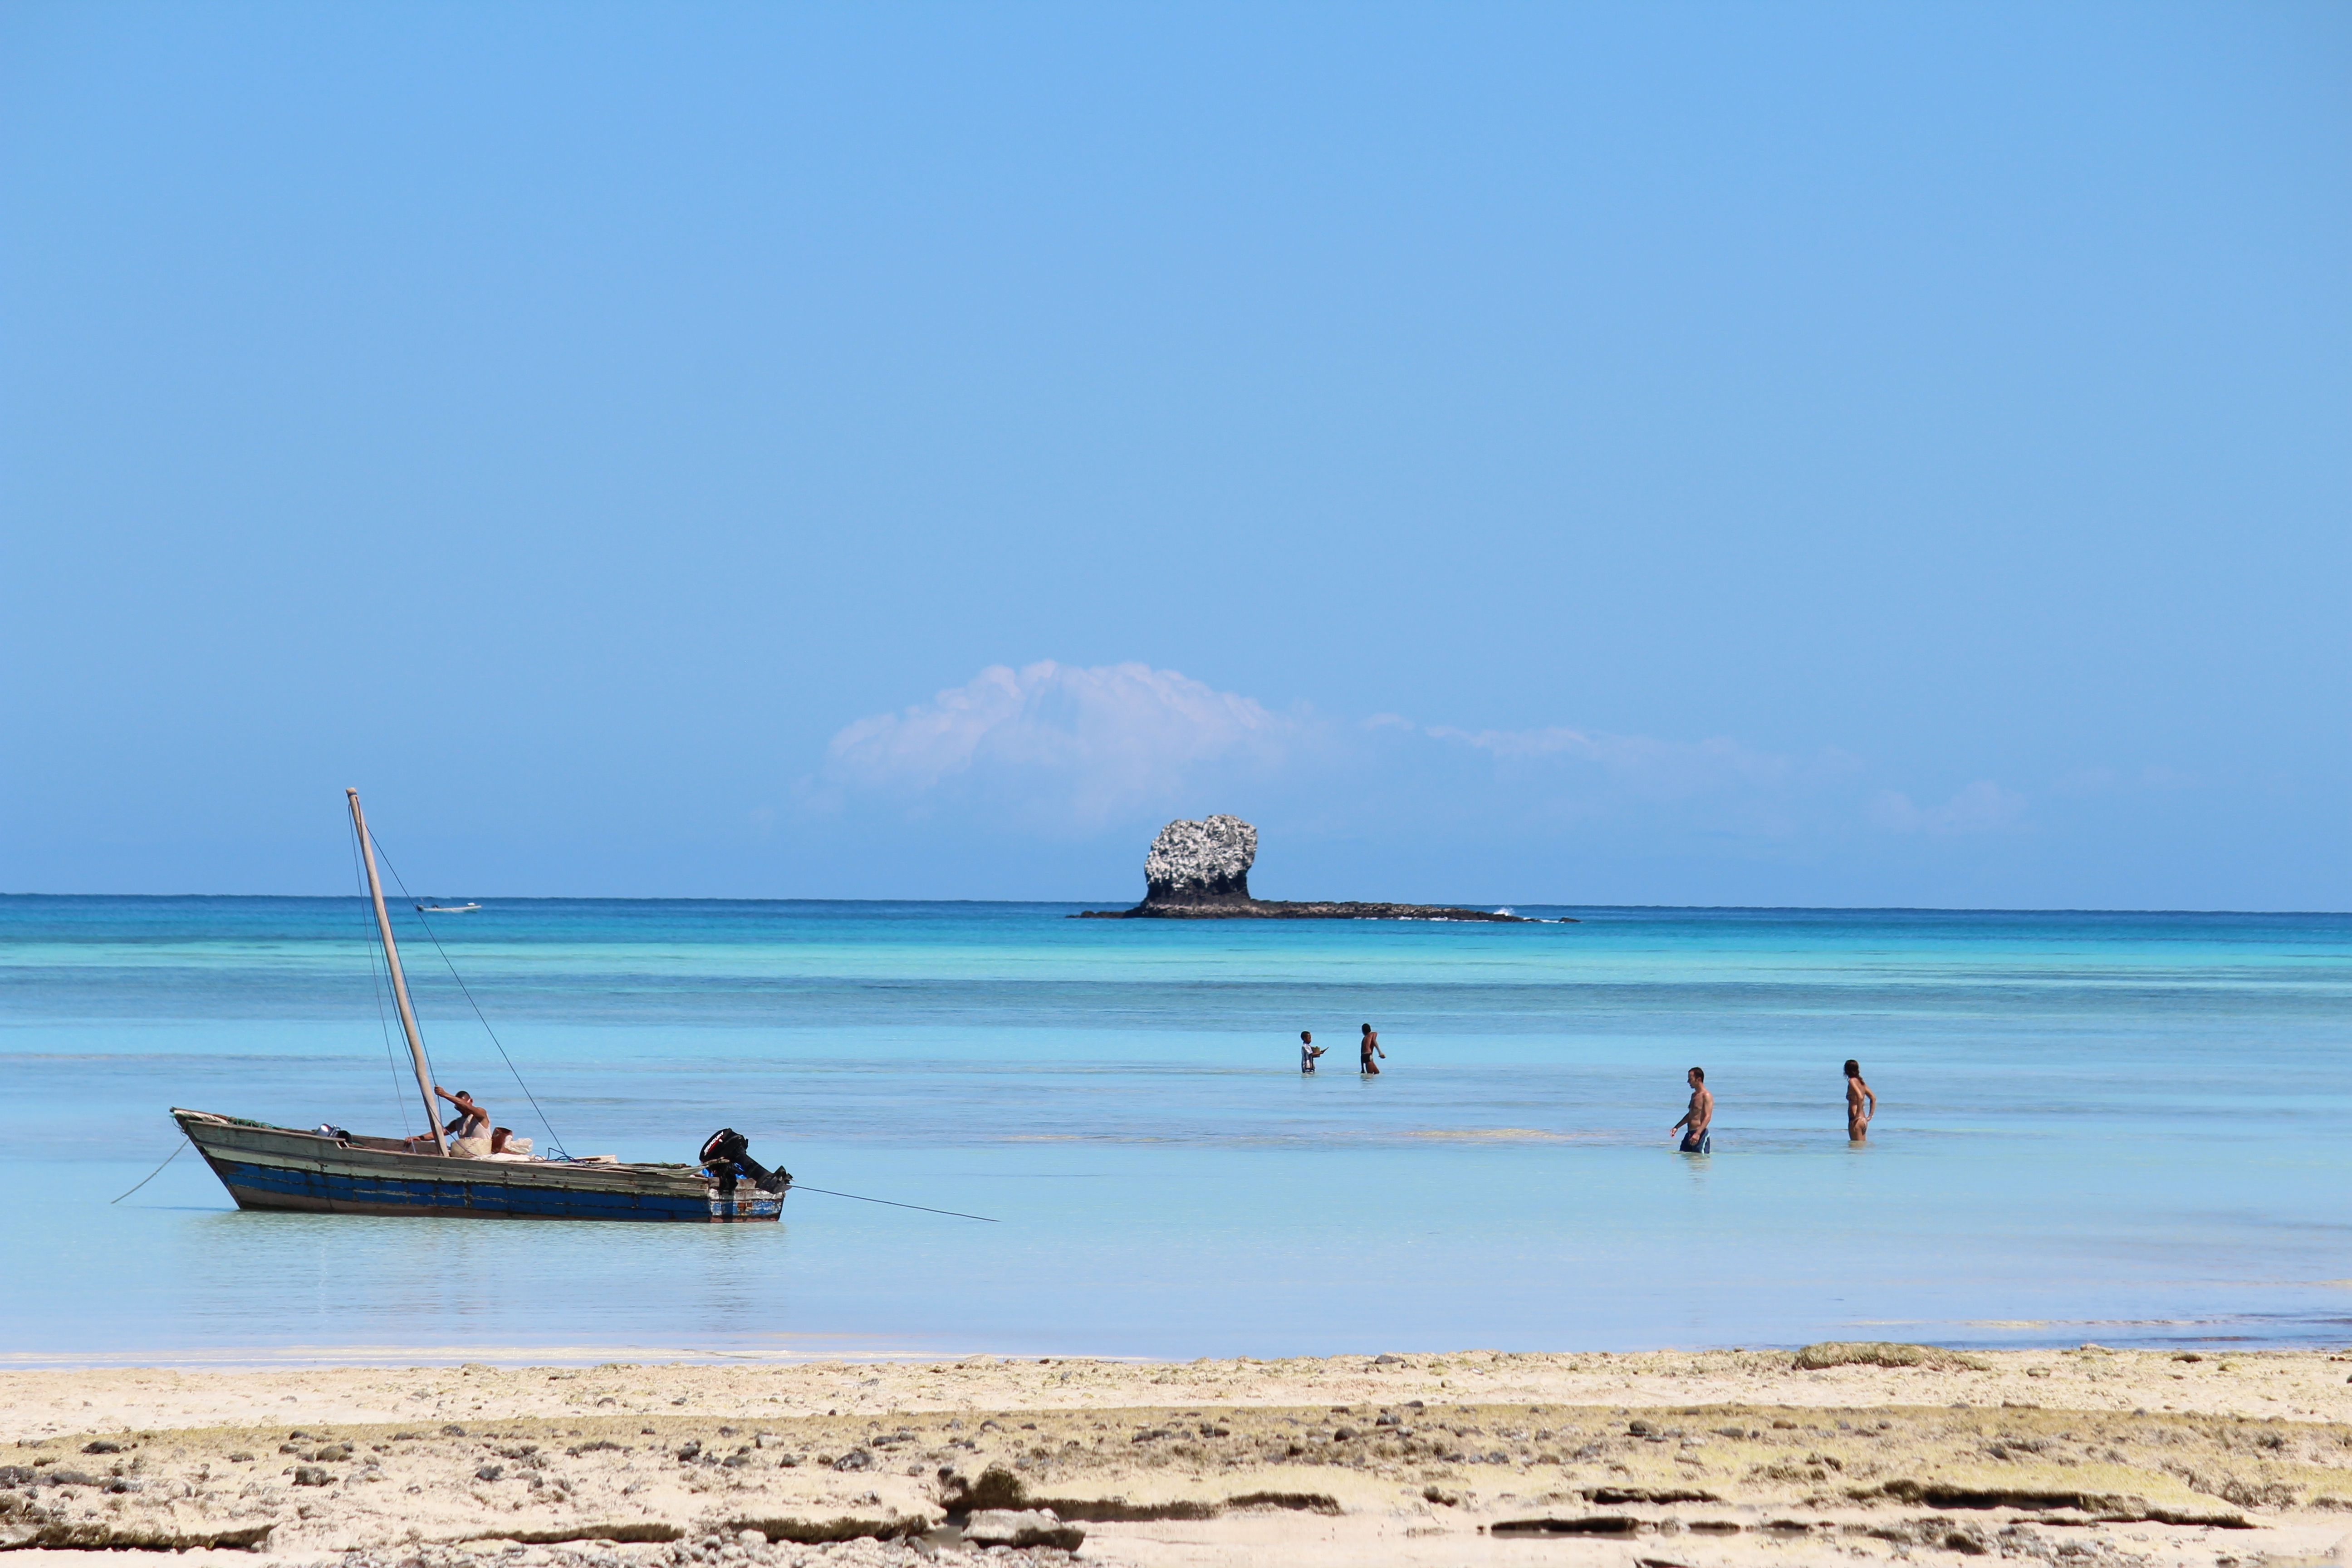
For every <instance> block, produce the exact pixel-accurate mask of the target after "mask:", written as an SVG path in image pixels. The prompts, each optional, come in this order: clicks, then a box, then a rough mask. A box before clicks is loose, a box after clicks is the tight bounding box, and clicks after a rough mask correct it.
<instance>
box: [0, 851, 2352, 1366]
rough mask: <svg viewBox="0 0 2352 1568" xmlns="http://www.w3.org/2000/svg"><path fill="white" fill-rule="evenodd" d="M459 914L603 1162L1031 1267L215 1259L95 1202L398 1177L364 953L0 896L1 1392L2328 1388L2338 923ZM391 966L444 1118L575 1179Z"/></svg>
mask: <svg viewBox="0 0 2352 1568" xmlns="http://www.w3.org/2000/svg"><path fill="white" fill-rule="evenodd" d="M484 902H485V903H486V904H487V906H488V907H487V908H486V909H484V910H482V911H481V912H479V913H477V914H469V915H464V916H457V917H440V918H438V919H436V921H435V929H436V931H437V932H438V934H439V936H440V938H441V940H442V942H443V943H444V944H445V945H446V949H447V952H448V954H449V957H450V958H451V959H452V960H454V962H455V964H456V966H457V971H458V972H459V973H462V974H463V976H464V977H465V980H466V982H467V984H468V985H470V987H471V989H472V992H473V994H474V997H475V999H476V1000H478V1002H479V1004H480V1005H481V1007H482V1010H483V1011H484V1013H485V1014H487V1015H488V1019H489V1023H490V1025H491V1026H492V1027H494V1028H495V1029H496V1030H497V1031H498V1034H499V1038H500V1039H501V1040H502V1041H503V1042H504V1044H505V1046H506V1048H507V1050H508V1052H509V1053H510V1054H511V1056H512V1058H513V1059H514V1061H515V1063H516V1065H517V1066H518V1067H519V1068H520V1069H521V1071H522V1074H523V1076H524V1077H525V1078H526V1079H528V1080H529V1081H530V1086H531V1088H532V1089H533V1090H534V1091H535V1092H536V1094H537V1096H538V1098H539V1101H540V1104H541V1107H543V1108H544V1110H545V1112H546V1116H547V1120H548V1121H550V1122H551V1124H552V1126H553V1129H554V1131H555V1132H556V1133H557V1134H559V1135H560V1137H561V1140H562V1143H563V1144H564V1145H565V1146H566V1147H568V1148H569V1149H571V1150H572V1152H575V1153H589V1152H612V1153H617V1154H620V1155H622V1156H623V1157H625V1158H641V1159H685V1158H688V1157H690V1155H691V1154H692V1152H693V1151H694V1150H695V1149H696V1148H697V1147H698V1144H699V1142H700V1140H701V1139H702V1138H703V1136H704V1135H705V1134H707V1133H708V1132H709V1131H711V1130H712V1129H713V1128H716V1127H718V1126H719V1125H722V1124H726V1125H731V1126H734V1127H737V1128H740V1129H741V1130H743V1131H746V1132H748V1133H750V1134H751V1139H752V1150H753V1152H754V1153H755V1154H756V1155H759V1156H761V1157H762V1158H766V1159H769V1160H772V1161H780V1162H781V1163H783V1164H784V1165H786V1166H788V1167H789V1168H790V1169H791V1170H792V1171H793V1173H794V1174H795V1175H796V1176H797V1177H799V1178H800V1179H801V1180H803V1182H806V1183H811V1184H815V1185H818V1186H824V1187H831V1188H838V1189H842V1190H845V1191H848V1192H854V1193H863V1194H872V1195H875V1196H877V1197H884V1198H894V1199H899V1200H903V1201H905V1202H908V1203H915V1204H929V1205H939V1206H941V1207H946V1208H952V1209H965V1210H971V1211H974V1212H977V1213H980V1214H983V1215H993V1216H997V1218H998V1219H999V1220H1000V1221H1001V1223H998V1224H993V1225H986V1224H978V1223H974V1222H972V1221H969V1220H961V1219H950V1218H944V1217H940V1216H936V1215H928V1214H920V1213H914V1212H910V1211H908V1210H903V1209H894V1208H887V1207H880V1206H877V1205H868V1204H862V1203H856V1202H851V1201H847V1200H845V1199H841V1198H835V1197H826V1196H821V1195H818V1194H811V1193H801V1194H795V1195H794V1196H793V1199H792V1201H791V1203H790V1205H788V1211H789V1212H788V1218H787V1219H786V1221H785V1223H784V1224H782V1226H707V1227H706V1226H692V1227H689V1226H645V1227H637V1226H589V1225H579V1226H562V1225H524V1224H483V1223H479V1222H470V1221H462V1220H434V1219H397V1220H395V1219H373V1218H360V1217H314V1216H308V1215H266V1214H239V1213H236V1212H235V1211H234V1210H232V1209H231V1208H230V1207H229V1205H228V1203H227V1199H226V1194H224V1193H223V1192H222V1191H221V1188H220V1186H219V1184H217V1182H215V1180H214V1178H213V1176H212V1175H211V1173H209V1172H208V1171H206V1170H205V1167H204V1166H203V1164H202V1163H201V1162H200V1161H198V1160H197V1159H196V1157H195V1156H194V1153H193V1152H190V1153H186V1154H183V1155H182V1156H181V1157H180V1158H179V1159H178V1160H177V1161H176V1162H174V1163H173V1164H172V1165H170V1166H169V1167H167V1168H166V1169H165V1170H164V1171H163V1174H161V1175H160V1176H158V1177H156V1178H155V1179H154V1180H153V1181H152V1183H150V1184H148V1185H147V1186H146V1187H144V1188H142V1190H141V1191H139V1192H138V1193H137V1194H135V1195H133V1196H131V1197H130V1198H128V1199H125V1200H124V1201H122V1202H121V1203H119V1204H110V1202H109V1200H110V1199H111V1198H113V1197H115V1196H116V1194H119V1193H121V1192H122V1190H123V1189H125V1188H127V1187H129V1186H130V1185H131V1184H132V1183H133V1182H136V1181H137V1180H138V1179H139V1178H140V1177H141V1176H142V1175H143V1174H145V1173H147V1172H148V1171H149V1170H151V1169H152V1167H153V1166H154V1165H155V1163H156V1162H157V1161H159V1160H161V1159H162V1158H163V1156H164V1155H165V1153H166V1152H169V1151H170V1150H171V1149H172V1147H173V1144H174V1143H175V1142H176V1141H177V1132H176V1130H175V1129H173V1127H172V1125H171V1123H170V1122H169V1121H168V1120H167V1119H166V1117H165V1115H164V1110H165V1108H166V1107H168V1106H171V1105H174V1104H179V1105H189V1106H194V1107H197V1108H200V1109H205V1110H218V1111H224V1112H227V1113H231V1114H236V1115H244V1116H252V1117H258V1118H263V1119H266V1120H268V1121H278V1122H283V1123H287V1124H289V1125H298V1126H310V1125H313V1124H316V1123H318V1122H320V1121H334V1122H337V1123H339V1124H341V1125H345V1126H349V1127H352V1128H355V1129H358V1130H361V1131H404V1130H411V1129H415V1128H418V1127H421V1125H422V1119H421V1118H422V1113H421V1111H420V1110H419V1109H418V1108H417V1107H416V1105H415V1101H414V1089H413V1084H412V1085H411V1086H410V1087H408V1088H406V1089H404V1087H403V1084H404V1078H403V1075H404V1072H405V1070H406V1068H405V1064H404V1054H403V1056H402V1057H401V1058H398V1059H395V1058H394V1055H393V1054H392V1052H391V1051H390V1049H389V1048H388V1047H390V1045H391V1043H392V1042H393V1041H394V1040H396V1039H397V1026H396V1025H394V1026H390V1027H387V1026H386V1024H385V1023H384V1021H383V1017H382V1016H380V1013H379V1001H378V992H377V990H376V988H375V985H374V984H373V980H372V974H373V967H372V964H371V962H370V959H369V956H368V953H369V950H368V947H367V939H368V929H369V928H368V926H367V923H366V922H367V917H366V915H365V912H364V910H363V906H362V904H361V903H360V902H359V900H325V899H318V900H311V899H104V898H5V899H0V1052H5V1061H6V1067H7V1073H8V1083H9V1088H10V1092H9V1093H8V1094H7V1095H6V1097H5V1101H0V1116H5V1142H0V1162H5V1163H0V1180H5V1184H6V1187H7V1192H8V1197H9V1201H8V1202H7V1204H6V1205H5V1219H0V1240H5V1254H6V1257H7V1258H8V1259H9V1266H8V1268H6V1269H5V1270H0V1363H5V1362H6V1361H10V1360H13V1361H14V1362H16V1363H19V1364H21V1363H26V1362H28V1361H30V1362H41V1361H55V1362H66V1363H71V1362H87V1361H100V1360H107V1361H142V1360H157V1359H169V1360H178V1361H188V1362H205V1361H254V1360H263V1359H275V1358H284V1357H289V1356H292V1357H309V1358H315V1359H329V1358H333V1357H337V1356H344V1357H350V1356H377V1357H382V1358H383V1359H388V1360H394V1361H416V1360H422V1359H427V1358H428V1357H431V1356H436V1355H437V1356H448V1357H455V1358H464V1357H467V1356H475V1357H494V1356H519V1355H522V1354H529V1353H536V1354H540V1355H548V1356H566V1357H583V1358H589V1359H599V1360H601V1359H610V1358H612V1357H614V1356H619V1355H626V1356H629V1357H633V1358H636V1359H646V1358H651V1357H655V1356H661V1355H673V1354H689V1353H690V1354H728V1353H751V1354H780V1353H783V1354H797V1353H825V1354H842V1353H894V1352H912V1353H951V1352H971V1351H987V1352H1002V1353H1029V1354H1052V1353H1098V1354H1136V1355H1150V1356H1177V1357H1186V1356H1195V1355H1206V1354H1250V1355H1261V1356H1265V1355H1279V1354H1297V1353H1309V1352H1318V1353H1320V1352H1338V1351H1346V1350H1354V1351H1365V1352H1372V1351H1380V1350H1399V1349H1422V1350H1430V1349H1444V1348H1462V1347H1469V1346H1485V1347H1498V1348H1507V1349H1620V1348H1638V1347H1644V1346H1659V1345H1730V1344H1739V1345H1762V1344H1775V1343H1779V1344H1788V1343H1798V1342H1805V1341H1808V1340H1814V1339H1822V1338H1833V1337H1871V1338H1904V1339H1917V1340H1928V1341H1937V1342H1951V1343H1963V1344H2017V1343H2074V1342H2081V1341H2084V1340H2096V1341H2098V1342H2102V1343H2107V1344H2167V1343H2201V1342H2209V1341H2217V1340H2218V1341H2228V1340H2237V1341H2252V1342H2263V1343H2273V1344H2310V1343H2329V1344H2333V1343H2340V1342H2346V1341H2347V1340H2352V1255H2348V1254H2347V1247H2352V1224H2347V1202H2346V1196H2347V1186H2346V1176H2347V1171H2352V1154H2347V1149H2346V1146H2345V1144H2344V1142H2342V1140H2341V1139H2340V1138H2339V1136H2338V1134H2339V1133H2340V1132H2342V1131H2343V1130H2344V1123H2345V1121H2346V1114H2345V1113H2346V1110H2347V1103H2352V1091H2348V1090H2347V1084H2346V1081H2345V1067H2346V1062H2347V1052H2346V1047H2347V1046H2352V916H2344V915H2196V914H2189V915H2149V914H2080V913H2061V914H2000V913H1965V914H1954V913H1938V912H1914V911H1901V910H1894V911H1888V910H1874V911H1845V910H1838V911H1815V910H1652V909H1626V910H1614V909H1595V910H1570V911H1559V910H1540V909H1535V908H1532V907H1528V908H1523V909H1521V910H1520V912H1522V913H1535V914H1547V913H1559V912H1571V913H1574V914H1577V915H1578V916H1580V918H1581V920H1582V922H1583V923H1581V924H1577V925H1527V926H1469V925H1445V924H1421V923H1414V924H1390V923H1378V924H1373V923H1347V922H1323V921H1300V922H1284V921H1265V922H1258V921H1233V922H1199V923H1193V922H1181V921H1071V920H1066V919H1064V918H1063V917H1064V916H1065V915H1066V913H1067V912H1068V910H1070V909H1071V908H1073V907H1075V906H1064V905H1034V904H919V903H794V902H741V903H733V902H689V901H617V900H616V901H597V900H499V899H485V900H484ZM402 926H403V929H402V936H403V942H404V956H405V958H406V960H407V963H408V966H409V970H410V973H411V976H412V980H413V983H414V984H415V991H416V994H417V1001H418V1005H419V1010H420V1012H421V1014H422V1015H423V1017H424V1021H425V1032H426V1038H427V1043H428V1045H429V1047H430V1048H431V1049H432V1051H433V1054H434V1058H435V1061H436V1068H437V1073H438V1076H439V1077H440V1079H441V1080H442V1081H443V1082H444V1083H446V1084H449V1085H450V1086H451V1087H453V1088H457V1087H465V1088H470V1089H472V1090H473V1091H474V1092H475V1093H476V1094H477V1095H478V1097H480V1098H481V1099H483V1100H486V1101H488V1102H489V1103H490V1104H491V1105H492V1107H493V1108H494V1109H495V1110H497V1112H498V1115H499V1121H502V1122H505V1123H507V1124H509V1125H511V1126H513V1127H515V1128H516V1129H517V1130H518V1131H522V1132H525V1133H529V1134H532V1135H534V1136H537V1137H538V1138H540V1139H541V1141H542V1144H543V1145H544V1143H545V1142H546V1141H547V1140H548V1137H549V1131H548V1128H547V1127H544V1126H542V1125H541V1122H540V1120H539V1118H538V1116H537V1115H535V1114H534V1113H533V1111H532V1110H531V1108H530V1105H529V1104H528V1103H527V1102H526V1101H525V1100H524V1099H523V1097H522V1095H521V1094H520V1092H519V1091H518V1090H517V1089H516V1087H515V1079H514V1078H513V1077H512V1076H510V1075H509V1072H508V1070H507V1068H506V1067H505V1065H504V1064H503V1063H502V1062H501V1061H500V1059H499V1055H498V1053H497V1051H496V1050H495V1049H494V1048H493V1047H492V1045H491V1043H490V1040H489V1038H488V1036H487V1035H486V1033H485V1031H484V1029H483V1026H481V1024H480V1023H478V1022H477V1021H476V1019H475V1016H474V1014H473V1012H472V1010H471V1009H470V1008H469V1007H468V1005H467V1001H466V998H465V997H464V995H462V994H460V993H459V991H458V990H457V987H456V985H455V984H453V983H452V981H451V978H450V972H449V971H448V970H447V969H446V968H444V967H443V965H442V963H441V960H440V958H439V956H438V955H437V954H436V952H435V950H434V947H433V945H432V943H431V942H429V941H427V940H426V939H425V932H424V931H422V930H421V929H420V928H419V926H418V923H417V920H416V917H415V916H414V915H411V914H406V913H404V914H403V915H402ZM1368 1020H1369V1021H1370V1022H1371V1023H1373V1024H1374V1025H1375V1026H1377V1027H1379V1029H1380V1030H1381V1040H1382V1043H1383V1045H1384V1046H1385V1047H1387V1048H1388V1050H1389V1052H1390V1059H1389V1061H1388V1064H1387V1071H1386V1072H1385V1074H1384V1075H1383V1076H1381V1077H1380V1078H1378V1079H1370V1080H1364V1079H1359V1078H1358V1077H1357V1075H1356V1074H1355V1072H1354V1071H1353V1070H1352V1069H1353V1064H1354V1058H1355V1052H1354V1048H1353V1042H1354V1037H1355V1033H1356V1026H1357V1025H1358V1024H1360V1023H1362V1022H1365V1021H1368ZM1301 1028H1312V1029H1313V1030H1315V1032H1316V1035H1317V1037H1318V1041H1319V1042H1320V1043H1323V1044H1326V1045H1328V1046H1329V1047H1332V1054H1331V1055H1330V1056H1329V1057H1328V1058H1325V1070H1324V1072H1322V1073H1321V1074H1320V1075H1318V1076H1317V1077H1315V1078H1311V1079H1302V1078H1301V1077H1300V1075H1299V1073H1298V1071H1297V1047H1296V1042H1297V1031H1298V1030H1299V1029H1301ZM1849 1056H1852V1057H1858V1058H1861V1060H1862V1063H1863V1066H1864V1070H1865V1072H1866V1073H1867V1075H1868V1077H1869V1079H1870V1080H1871V1082H1872V1084H1873V1085H1874V1088H1876V1089H1877V1090H1878V1092H1879V1095H1880V1101H1881V1113H1880V1117H1879V1120H1878V1121H1877V1123H1876V1125H1875V1127H1874V1131H1873V1133H1872V1137H1871V1140H1870V1143H1869V1145H1868V1146H1867V1147H1866V1148H1859V1149H1857V1148H1850V1147H1849V1146H1848V1145H1847V1143H1846V1142H1845V1137H1844V1128H1843V1115H1842V1110H1841V1104H1842V1089H1843V1085H1842V1079H1841V1078H1840V1074H1839V1067H1840V1064H1841V1063H1842V1062H1843V1059H1844V1058H1847V1057H1849ZM1694 1063H1697V1064H1703V1065H1704V1066H1705V1067H1706V1069H1707V1076H1708V1081H1709V1084H1710V1086H1711V1087H1713V1088H1714V1089H1715V1090H1716V1092H1717V1096H1718V1098H1719V1100H1720V1109H1719V1111H1718V1113H1717V1123H1716V1134H1715V1140H1716V1142H1715V1152H1714V1153H1713V1154H1712V1155H1711V1156H1709V1157H1706V1158H1703V1159H1690V1158H1685V1157H1683V1156H1680V1155H1678V1154H1675V1152H1672V1149H1671V1145H1670V1143H1669V1142H1668V1140H1667V1137H1666V1130H1667V1125H1668V1123H1670V1122H1671V1121H1674V1120H1675V1117H1676V1116H1678V1115H1679V1114H1680V1113H1681V1110H1682V1104H1683V1098H1684V1090H1683V1089H1682V1086H1681V1075H1682V1069H1683V1068H1685V1067H1686V1066H1689V1065H1691V1064H1694Z"/></svg>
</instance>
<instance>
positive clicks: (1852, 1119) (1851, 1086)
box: [1845, 1057, 1878, 1143]
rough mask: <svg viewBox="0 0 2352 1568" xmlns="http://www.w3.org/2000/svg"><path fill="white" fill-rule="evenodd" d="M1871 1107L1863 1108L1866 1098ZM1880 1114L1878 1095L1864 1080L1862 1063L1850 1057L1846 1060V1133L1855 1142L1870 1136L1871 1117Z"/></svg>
mask: <svg viewBox="0 0 2352 1568" xmlns="http://www.w3.org/2000/svg"><path fill="white" fill-rule="evenodd" d="M1864 1100H1868V1101H1870V1109H1869V1110H1864V1109H1863V1104H1862V1102H1863V1101H1864ZM1877 1114H1878V1096H1876V1095H1874V1094H1873V1093H1871V1092H1870V1085H1868V1084H1866V1083H1864V1082H1863V1081H1862V1064H1861V1063H1860V1062H1858V1061H1855V1060H1854V1059H1853V1058H1852V1057H1848V1058H1846V1061H1845V1135H1846V1138H1847V1139H1848V1140H1849V1141H1850V1142H1855V1143H1859V1142H1862V1141H1863V1140H1864V1139H1865V1138H1867V1137H1869V1136H1870V1119H1871V1118H1872V1117H1874V1116H1875V1115H1877Z"/></svg>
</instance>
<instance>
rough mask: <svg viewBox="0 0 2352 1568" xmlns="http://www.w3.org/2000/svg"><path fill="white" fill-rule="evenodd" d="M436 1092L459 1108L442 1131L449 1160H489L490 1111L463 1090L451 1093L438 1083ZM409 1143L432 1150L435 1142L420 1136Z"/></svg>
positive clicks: (435, 1086)
mask: <svg viewBox="0 0 2352 1568" xmlns="http://www.w3.org/2000/svg"><path fill="white" fill-rule="evenodd" d="M433 1092H434V1093H436V1094H437V1095H439V1096H440V1097H441V1098H442V1099H444V1100H447V1101H448V1102H449V1103H450V1104H452V1105H454V1106H456V1107H457V1115H456V1116H454V1117H452V1118H451V1119H450V1120H449V1121H447V1122H446V1124H445V1125H444V1126H443V1127H442V1129H441V1131H442V1133H443V1135H444V1136H445V1137H446V1140H447V1142H448V1145H449V1157H450V1158H451V1159H453V1160H487V1159H488V1158H489V1157H490V1113H489V1111H488V1110H485V1109H484V1108H483V1107H482V1106H481V1105H480V1104H479V1103H478V1102H477V1101H476V1100H475V1099H474V1097H473V1096H472V1095H470V1094H468V1093H467V1092H466V1091H465V1090H464V1089H459V1090H458V1091H457V1093H455V1094H451V1093H450V1092H449V1091H448V1090H447V1089H443V1088H442V1087H441V1086H440V1085H439V1084H437V1083H436V1084H435V1085H434V1086H433ZM409 1142H411V1143H418V1144H423V1145H425V1146H426V1147H428V1148H429V1147H431V1145H432V1142H433V1140H432V1139H431V1138H429V1137H419V1138H411V1139H410V1140H409Z"/></svg>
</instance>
